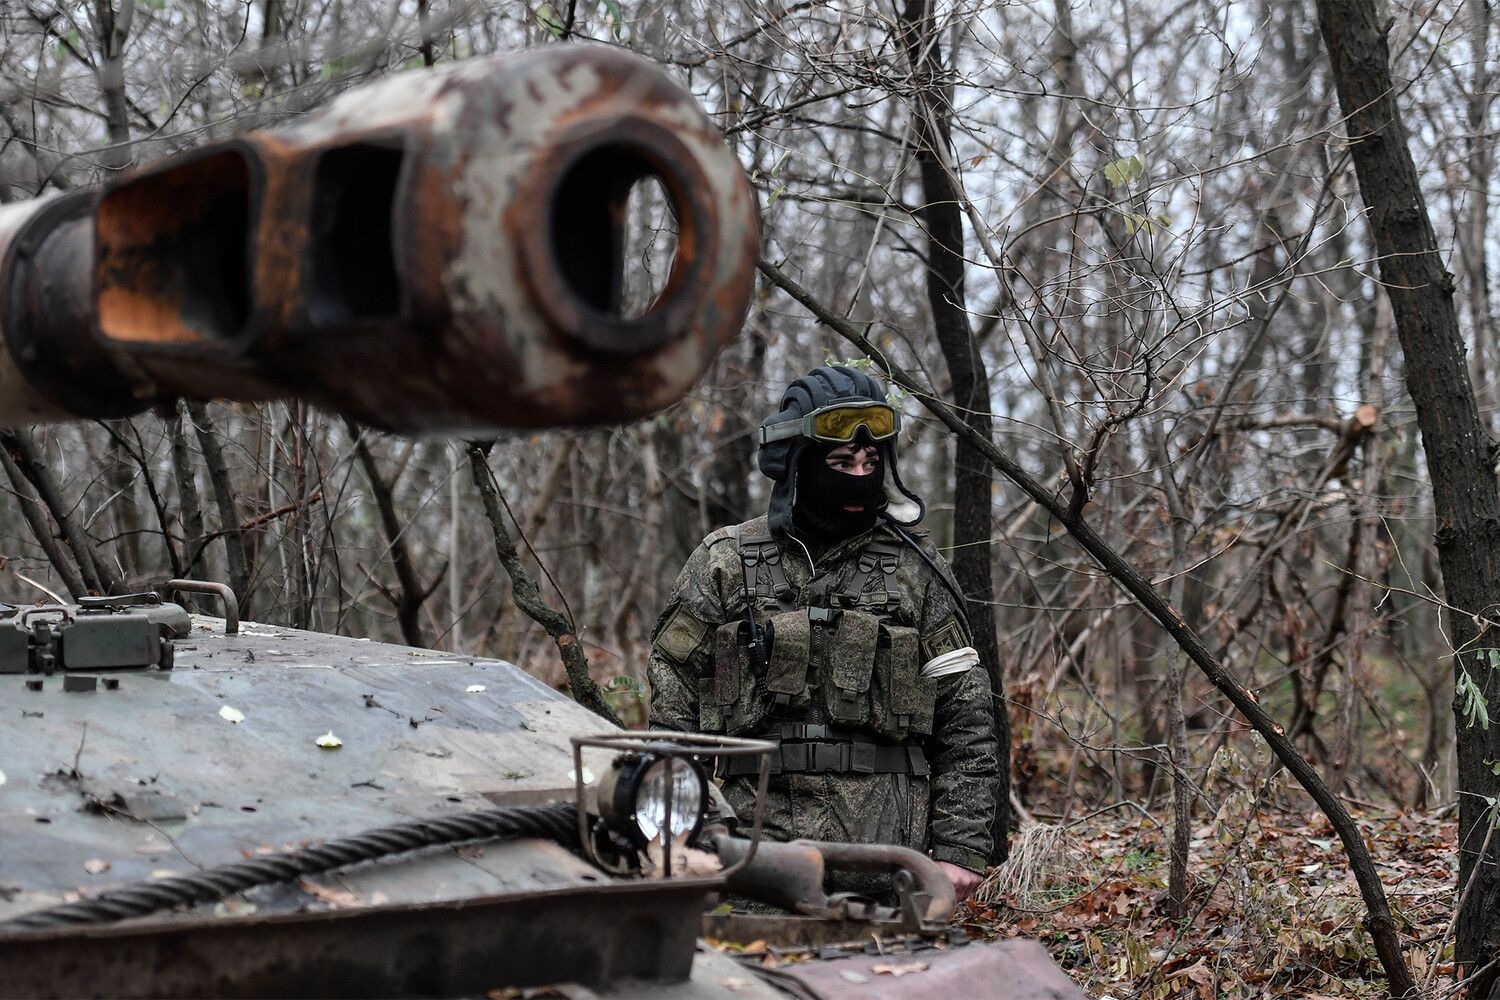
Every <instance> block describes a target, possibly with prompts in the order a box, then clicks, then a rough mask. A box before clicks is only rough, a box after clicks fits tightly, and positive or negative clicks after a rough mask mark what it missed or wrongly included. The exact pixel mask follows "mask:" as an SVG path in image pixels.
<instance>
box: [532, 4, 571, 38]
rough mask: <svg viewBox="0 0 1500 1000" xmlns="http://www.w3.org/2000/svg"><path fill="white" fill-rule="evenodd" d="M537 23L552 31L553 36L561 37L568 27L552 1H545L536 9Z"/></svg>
mask: <svg viewBox="0 0 1500 1000" xmlns="http://www.w3.org/2000/svg"><path fill="white" fill-rule="evenodd" d="M536 23H537V24H540V25H541V26H542V27H544V28H546V29H547V30H548V31H550V32H552V37H553V38H561V37H562V35H563V30H564V29H565V28H566V27H567V25H566V24H565V23H564V22H563V19H562V18H561V17H559V16H558V14H557V11H555V10H553V9H552V5H551V4H550V3H544V4H542V5H541V6H540V7H538V8H537V9H536Z"/></svg>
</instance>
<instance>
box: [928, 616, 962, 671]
mask: <svg viewBox="0 0 1500 1000" xmlns="http://www.w3.org/2000/svg"><path fill="white" fill-rule="evenodd" d="M967 645H969V640H968V639H967V638H966V637H965V636H964V630H963V626H962V625H960V624H959V623H958V616H957V615H949V616H948V617H947V618H946V619H945V620H944V621H943V624H941V625H939V626H938V628H937V630H936V631H935V632H933V633H932V634H931V635H929V636H927V637H925V638H924V639H923V640H922V647H923V650H922V655H923V658H924V659H926V660H932V659H935V658H937V657H939V656H942V655H943V654H944V653H951V652H953V651H954V650H955V649H963V648H964V647H965V646H967Z"/></svg>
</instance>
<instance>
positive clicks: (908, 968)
mask: <svg viewBox="0 0 1500 1000" xmlns="http://www.w3.org/2000/svg"><path fill="white" fill-rule="evenodd" d="M870 971H871V972H873V973H875V974H876V975H877V976H898V977H899V976H909V975H911V974H912V973H913V972H926V971H927V963H926V962H879V963H876V964H875V965H872V966H870Z"/></svg>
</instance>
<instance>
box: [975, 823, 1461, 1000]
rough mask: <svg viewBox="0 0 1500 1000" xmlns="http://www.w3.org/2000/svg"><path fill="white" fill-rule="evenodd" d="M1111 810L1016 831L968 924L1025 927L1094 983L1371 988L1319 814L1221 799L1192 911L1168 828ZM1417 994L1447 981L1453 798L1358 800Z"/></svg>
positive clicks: (1370, 952)
mask: <svg viewBox="0 0 1500 1000" xmlns="http://www.w3.org/2000/svg"><path fill="white" fill-rule="evenodd" d="M1126 808H1128V807H1122V808H1121V809H1117V810H1111V811H1108V812H1104V813H1101V814H1099V815H1095V816H1092V817H1090V818H1087V819H1085V820H1082V821H1079V822H1077V823H1075V824H1073V825H1071V826H1067V827H1058V826H1049V825H1046V824H1041V823H1039V824H1036V825H1034V826H1032V827H1030V828H1028V829H1027V830H1023V831H1022V833H1021V834H1019V835H1017V836H1016V837H1015V838H1014V839H1013V841H1012V858H1013V863H1011V864H1007V865H1006V866H1004V867H1003V868H1001V869H1000V870H999V871H998V872H997V873H996V874H995V875H994V876H992V878H991V879H990V880H989V881H988V882H986V884H985V885H984V886H983V887H982V888H981V892H980V894H979V896H980V897H981V898H984V899H987V900H989V901H988V902H977V903H973V904H971V905H970V907H969V910H968V915H967V919H966V925H967V927H968V929H969V932H970V934H971V935H973V936H976V937H986V938H994V937H1033V938H1037V939H1039V940H1040V941H1041V942H1042V944H1043V945H1044V946H1045V947H1046V948H1047V950H1048V951H1049V952H1050V953H1051V954H1052V956H1053V958H1054V959H1055V960H1056V961H1057V962H1058V963H1059V964H1060V965H1061V966H1062V967H1063V968H1064V969H1065V970H1066V971H1067V972H1068V974H1069V975H1070V976H1072V977H1073V978H1074V979H1075V980H1076V981H1077V982H1078V983H1079V985H1081V986H1082V987H1083V988H1084V990H1085V991H1086V992H1087V993H1088V994H1089V996H1091V997H1094V998H1099V1000H1103V998H1106V997H1109V998H1113V1000H1127V998H1132V1000H1167V998H1179V997H1180V998H1201V1000H1214V998H1219V997H1263V996H1283V997H1303V998H1309V1000H1316V998H1320V997H1377V996H1382V995H1384V994H1383V989H1384V980H1383V977H1382V973H1381V969H1380V965H1379V964H1378V962H1377V961H1376V959H1375V954H1374V949H1373V947H1372V946H1371V943H1370V939H1369V936H1368V935H1367V934H1366V933H1365V931H1364V929H1363V927H1362V926H1361V919H1362V917H1363V914H1364V907H1363V905H1362V903H1361V901H1360V897H1359V892H1358V889H1357V887H1356V886H1355V882H1354V878H1353V876H1352V875H1351V874H1350V873H1349V868H1348V865H1347V862H1346V859H1345V856H1344V853H1343V850H1342V845H1341V844H1340V843H1339V841H1338V838H1337V837H1336V836H1335V834H1334V833H1333V830H1332V829H1331V828H1330V827H1329V826H1328V824H1327V822H1326V821H1324V820H1323V818H1322V816H1321V815H1320V814H1318V813H1316V812H1315V811H1312V810H1311V809H1309V811H1308V812H1306V813H1299V812H1296V811H1293V810H1291V809H1288V808H1286V807H1281V808H1273V807H1269V806H1267V805H1266V804H1265V803H1264V802H1261V803H1259V804H1254V803H1251V802H1250V801H1249V800H1248V797H1247V798H1246V799H1245V800H1243V801H1241V802H1240V803H1239V804H1238V808H1236V804H1235V803H1232V802H1229V803H1226V805H1225V807H1223V808H1220V809H1219V810H1218V812H1217V814H1216V815H1215V816H1214V817H1213V818H1212V819H1211V820H1209V821H1207V822H1203V823H1201V824H1200V825H1199V826H1198V827H1197V828H1196V829H1194V831H1193V841H1192V852H1191V859H1192V861H1191V866H1190V883H1191V885H1192V892H1191V895H1190V905H1189V907H1188V916H1186V917H1184V918H1182V919H1173V918H1172V917H1171V916H1170V915H1169V913H1168V908H1167V871H1168V860H1167V832H1166V831H1165V830H1164V829H1163V827H1162V825H1161V823H1160V822H1158V821H1157V820H1156V819H1153V818H1150V817H1146V816H1143V815H1141V813H1139V812H1132V813H1129V814H1127V813H1125V809H1126ZM1355 817H1356V820H1357V822H1358V823H1359V826H1360V829H1361V830H1362V831H1363V832H1364V834H1365V837H1366V840H1367V842H1368V843H1369V844H1370V847H1371V850H1372V852H1373V854H1374V856H1375V859H1376V864H1377V867H1378V869H1379V872H1380V876H1381V880H1382V881H1383V883H1384V885H1385V889H1386V893H1387V894H1388V896H1389V898H1390V902H1391V907H1392V909H1393V911H1394V913H1395V916H1396V920H1397V922H1398V924H1399V925H1400V930H1401V934H1402V936H1403V938H1404V940H1405V943H1406V957H1407V961H1408V962H1409V963H1411V967H1412V972H1413V975H1414V976H1415V978H1416V980H1417V982H1418V983H1421V984H1424V990H1423V994H1422V995H1423V996H1424V997H1427V998H1438V997H1444V996H1447V995H1451V994H1452V993H1453V990H1452V984H1453V979H1452V972H1453V969H1452V954H1453V943H1452V939H1451V933H1450V929H1449V920H1450V917H1451V914H1452V905H1453V901H1454V900H1453V891H1454V890H1453V886H1454V877H1455V872H1454V864H1455V861H1454V859H1455V851H1454V843H1455V823H1454V820H1453V817H1452V815H1451V814H1448V815H1439V814H1414V813H1410V812H1403V813H1384V814H1382V813H1377V812H1374V811H1367V812H1363V813H1361V812H1357V811H1356V812H1355Z"/></svg>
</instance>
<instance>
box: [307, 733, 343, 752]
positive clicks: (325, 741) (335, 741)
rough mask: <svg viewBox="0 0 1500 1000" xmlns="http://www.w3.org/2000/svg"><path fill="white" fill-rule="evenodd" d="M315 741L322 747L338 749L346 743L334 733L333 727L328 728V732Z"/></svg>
mask: <svg viewBox="0 0 1500 1000" xmlns="http://www.w3.org/2000/svg"><path fill="white" fill-rule="evenodd" d="M313 742H314V743H316V744H317V745H318V746H320V747H322V748H323V749H324V750H337V749H338V748H339V747H341V746H343V745H344V741H343V740H341V739H339V738H338V737H337V736H335V735H333V730H332V729H330V730H328V732H326V733H324V734H323V735H322V736H319V737H318V738H317V739H315V740H313Z"/></svg>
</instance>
